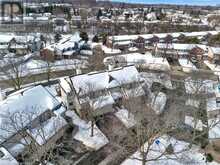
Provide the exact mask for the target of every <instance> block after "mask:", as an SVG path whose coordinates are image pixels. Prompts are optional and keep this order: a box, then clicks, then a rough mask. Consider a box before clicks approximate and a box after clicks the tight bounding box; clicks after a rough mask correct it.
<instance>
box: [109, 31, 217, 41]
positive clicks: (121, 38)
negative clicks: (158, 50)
mask: <svg viewBox="0 0 220 165" xmlns="http://www.w3.org/2000/svg"><path fill="white" fill-rule="evenodd" d="M209 33H210V34H212V35H216V34H218V33H219V31H202V32H185V33H183V32H175V33H157V34H142V35H118V36H111V37H109V39H114V41H129V40H135V39H137V38H138V37H143V38H144V39H150V38H152V37H153V36H154V35H155V36H157V37H159V38H164V37H165V36H167V35H171V36H173V37H174V38H177V37H179V36H180V35H181V34H183V35H185V36H188V37H198V36H204V35H207V34H209Z"/></svg>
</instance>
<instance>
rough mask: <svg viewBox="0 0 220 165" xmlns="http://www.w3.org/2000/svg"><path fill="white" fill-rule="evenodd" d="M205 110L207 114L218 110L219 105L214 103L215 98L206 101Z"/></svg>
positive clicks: (219, 108)
mask: <svg viewBox="0 0 220 165" xmlns="http://www.w3.org/2000/svg"><path fill="white" fill-rule="evenodd" d="M206 110H207V112H212V111H218V110H220V104H219V103H217V102H216V98H215V97H212V98H208V99H207V107H206Z"/></svg>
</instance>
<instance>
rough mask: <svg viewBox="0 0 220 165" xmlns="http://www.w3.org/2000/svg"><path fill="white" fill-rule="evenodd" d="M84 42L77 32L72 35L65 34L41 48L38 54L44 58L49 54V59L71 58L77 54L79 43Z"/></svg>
mask: <svg viewBox="0 0 220 165" xmlns="http://www.w3.org/2000/svg"><path fill="white" fill-rule="evenodd" d="M83 43H84V42H83V41H82V40H81V38H80V36H79V34H78V33H76V34H75V35H72V36H67V37H65V38H63V39H61V40H60V41H59V42H58V43H54V44H52V45H49V46H47V47H45V48H44V49H43V50H41V52H40V55H41V57H43V58H44V59H45V58H46V59H47V57H48V56H49V57H50V59H55V60H59V59H72V58H74V57H75V55H76V54H77V52H78V50H79V48H80V44H83Z"/></svg>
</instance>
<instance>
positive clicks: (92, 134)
mask: <svg viewBox="0 0 220 165" xmlns="http://www.w3.org/2000/svg"><path fill="white" fill-rule="evenodd" d="M90 136H91V137H93V136H94V121H93V120H92V122H91V135H90Z"/></svg>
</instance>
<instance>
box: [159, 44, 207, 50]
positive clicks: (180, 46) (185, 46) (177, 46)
mask: <svg viewBox="0 0 220 165" xmlns="http://www.w3.org/2000/svg"><path fill="white" fill-rule="evenodd" d="M157 47H158V48H160V49H166V48H168V49H174V50H182V51H184V50H191V49H193V48H195V47H199V48H202V49H203V50H207V48H208V46H206V45H202V44H179V43H173V44H170V45H167V44H163V43H158V44H157Z"/></svg>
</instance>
